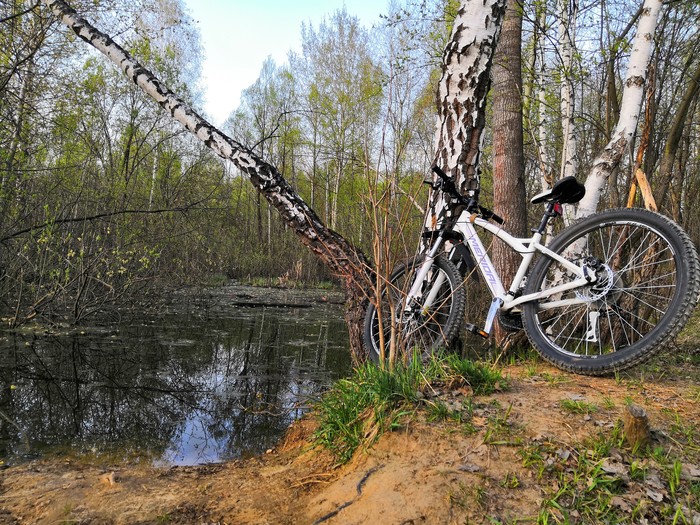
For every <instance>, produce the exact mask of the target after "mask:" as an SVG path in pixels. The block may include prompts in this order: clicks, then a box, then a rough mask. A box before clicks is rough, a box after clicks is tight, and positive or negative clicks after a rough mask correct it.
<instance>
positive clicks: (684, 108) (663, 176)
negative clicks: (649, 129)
mask: <svg viewBox="0 0 700 525" xmlns="http://www.w3.org/2000/svg"><path fill="white" fill-rule="evenodd" d="M698 95H700V65H699V66H698V68H697V69H696V70H695V74H694V75H693V78H691V80H690V83H689V84H688V88H687V89H686V91H685V93H684V95H683V98H682V99H681V103H680V105H679V106H678V109H677V110H676V115H675V117H674V118H673V123H672V124H671V129H670V131H669V132H668V136H667V137H666V145H665V146H664V152H663V156H662V157H661V163H660V166H659V178H658V180H659V191H658V195H659V196H660V197H661V204H665V203H666V201H667V197H668V189H669V186H670V185H671V179H672V178H673V166H674V164H675V162H676V156H677V154H678V149H679V148H680V145H681V137H682V135H683V126H684V124H685V121H686V120H687V119H688V115H689V114H690V107H691V106H692V104H693V102H694V101H695V99H696V98H697V97H698Z"/></svg>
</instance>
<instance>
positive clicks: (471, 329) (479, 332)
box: [465, 323, 489, 339]
mask: <svg viewBox="0 0 700 525" xmlns="http://www.w3.org/2000/svg"><path fill="white" fill-rule="evenodd" d="M465 328H466V329H467V332H470V333H472V334H474V335H478V336H480V337H483V338H484V339H488V338H489V333H488V332H484V331H483V330H482V329H481V328H479V327H478V326H476V325H473V324H470V323H467V324H466V325H465Z"/></svg>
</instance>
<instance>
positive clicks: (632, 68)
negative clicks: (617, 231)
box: [576, 0, 662, 217]
mask: <svg viewBox="0 0 700 525" xmlns="http://www.w3.org/2000/svg"><path fill="white" fill-rule="evenodd" d="M661 5H662V0H645V1H644V6H643V8H642V14H641V17H640V19H639V24H638V26H637V34H636V35H635V37H634V42H633V46H632V52H631V54H630V58H629V64H628V67H627V73H626V75H625V82H624V91H623V94H622V103H621V104H620V118H619V120H618V122H617V126H616V128H615V131H614V132H613V134H612V137H611V139H610V141H609V142H608V144H607V145H606V146H605V148H604V149H603V152H602V153H601V154H599V155H598V157H597V158H596V159H595V161H594V162H593V168H592V169H591V172H590V173H589V175H588V178H587V179H586V196H585V197H584V198H583V200H582V201H581V202H579V204H578V209H577V212H576V216H577V217H586V216H587V215H590V214H592V213H595V211H596V209H597V207H598V202H599V201H600V197H601V195H602V193H603V191H604V189H605V185H606V183H607V181H608V178H609V177H610V174H611V173H612V172H613V170H615V168H616V167H617V166H618V165H619V163H620V160H621V159H622V156H623V155H624V154H625V152H627V151H628V150H629V145H630V142H631V141H632V137H633V136H634V132H635V130H636V129H637V122H638V120H639V113H640V111H641V107H642V101H643V100H644V85H645V82H646V75H647V66H648V64H649V58H650V56H651V51H652V47H653V43H654V32H655V30H656V22H657V19H658V15H659V11H660V10H661Z"/></svg>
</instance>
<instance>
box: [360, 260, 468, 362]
mask: <svg viewBox="0 0 700 525" xmlns="http://www.w3.org/2000/svg"><path fill="white" fill-rule="evenodd" d="M423 260H424V256H419V257H416V258H414V259H409V260H408V261H404V262H402V263H400V264H399V265H397V266H396V268H395V269H394V271H393V272H392V273H391V276H390V278H389V282H390V285H389V286H387V287H385V289H384V290H383V291H382V294H381V298H380V305H381V306H380V308H379V310H378V309H377V306H376V305H375V304H373V303H371V304H370V305H369V306H368V308H367V313H366V315H365V322H364V329H363V342H364V345H365V349H366V350H367V352H368V355H369V358H370V359H371V360H372V361H374V362H379V361H380V356H381V341H382V340H383V341H384V347H385V358H388V356H389V347H390V346H389V345H390V341H391V332H392V328H393V330H394V335H395V337H394V340H395V341H396V342H397V343H398V344H395V348H396V349H398V351H399V352H401V351H406V350H413V349H418V350H419V351H421V353H424V352H428V353H429V352H433V351H435V350H437V349H439V348H442V347H445V348H447V347H449V346H450V344H451V343H452V342H453V341H454V339H455V338H456V337H457V335H458V333H459V330H460V327H461V326H462V322H463V320H464V306H465V303H466V297H465V292H464V288H463V286H462V283H461V277H460V274H459V270H458V269H457V268H456V267H455V265H454V263H452V262H450V261H448V260H447V259H445V258H443V257H442V256H439V257H437V258H436V259H435V263H434V266H433V268H434V269H437V271H434V270H431V272H430V273H429V274H428V277H427V279H426V285H424V287H425V288H426V289H428V283H433V282H435V279H436V278H437V276H438V274H442V275H444V277H445V281H444V283H443V284H442V286H441V287H440V290H439V294H438V296H437V298H436V300H435V302H434V305H435V306H434V307H432V308H431V309H430V310H429V311H428V312H424V313H420V312H419V311H418V309H415V311H414V317H413V318H411V319H406V320H402V321H401V322H399V321H396V320H395V321H394V322H392V313H391V308H392V305H393V307H394V311H395V312H403V311H404V308H403V305H404V302H405V297H406V295H407V294H408V290H409V288H410V285H411V283H412V282H413V276H414V275H415V272H416V271H417V270H418V269H419V268H420V265H421V263H422V262H423ZM379 311H381V321H382V324H381V331H383V337H380V323H379V321H380V315H379V314H378V312H379ZM393 318H394V319H397V316H396V315H394V317H393ZM397 334H400V336H399V337H396V335H397Z"/></svg>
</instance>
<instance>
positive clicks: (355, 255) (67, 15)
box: [42, 0, 372, 358]
mask: <svg viewBox="0 0 700 525" xmlns="http://www.w3.org/2000/svg"><path fill="white" fill-rule="evenodd" d="M42 2H43V3H44V4H45V5H46V6H47V7H48V8H49V9H50V10H51V11H52V12H53V13H54V15H55V16H56V17H57V18H58V19H59V20H60V21H61V22H62V23H63V24H64V25H65V26H66V27H68V28H69V29H71V30H72V31H73V32H75V34H76V35H77V36H78V37H79V38H81V39H82V40H84V41H85V42H87V43H88V44H90V45H92V46H93V47H94V48H96V49H97V50H98V51H100V52H101V53H103V54H104V55H105V56H107V57H108V58H109V59H110V60H111V61H112V62H113V63H114V64H116V65H117V66H118V67H119V68H120V69H121V71H122V72H123V73H124V74H125V75H126V76H127V77H128V78H129V79H131V80H132V81H133V82H134V83H135V84H136V85H137V86H139V87H140V88H141V89H142V90H143V91H144V92H145V93H146V94H148V95H149V96H150V97H151V98H153V99H154V100H155V101H156V102H157V103H158V104H159V105H160V106H161V107H162V108H163V109H164V110H166V111H167V112H168V113H169V114H170V116H171V117H172V118H173V119H175V120H177V121H178V122H179V123H180V124H182V125H183V126H184V127H185V129H187V130H188V131H189V132H191V133H192V134H193V135H195V136H196V137H197V138H198V139H199V140H200V141H202V142H203V143H204V144H205V145H206V146H207V147H209V148H211V149H212V150H213V151H214V152H215V153H216V154H217V155H219V156H220V157H222V158H224V159H227V160H230V161H231V162H233V164H234V165H235V166H236V167H237V168H239V169H240V170H241V171H243V172H245V173H246V174H247V175H248V176H249V177H250V182H251V183H252V184H253V186H254V187H255V188H256V190H257V191H258V192H260V193H261V194H262V195H263V196H264V197H265V198H266V199H267V201H268V202H269V203H270V204H271V205H272V206H274V207H275V208H276V209H277V211H278V212H279V214H280V216H281V217H282V220H283V221H284V223H285V224H286V225H287V226H288V227H289V228H291V229H292V230H293V231H294V232H295V233H296V234H297V236H298V237H299V239H300V240H301V242H302V243H303V244H304V245H305V246H307V247H308V248H309V249H310V250H311V251H312V252H314V253H315V254H316V255H317V256H318V257H319V258H320V259H321V260H322V261H323V262H324V263H325V264H326V265H327V266H328V267H329V268H330V269H331V271H332V272H333V273H335V274H336V275H338V276H339V277H340V278H341V279H342V281H343V285H344V291H345V297H346V315H345V319H346V321H347V324H348V329H349V330H350V344H351V348H352V350H353V353H354V356H355V357H356V358H358V357H359V356H360V355H361V354H360V352H361V348H362V319H363V308H364V303H365V290H368V289H370V286H371V273H372V272H371V270H370V265H369V262H368V260H367V258H366V257H365V255H364V254H363V253H362V252H361V251H360V250H359V249H358V248H356V247H355V246H353V245H352V244H350V243H349V242H348V241H347V240H346V239H345V238H343V237H342V236H341V235H340V234H338V233H337V232H335V231H333V230H331V229H330V228H328V227H326V225H325V224H324V223H323V222H322V221H321V219H320V218H319V217H318V216H317V214H316V212H314V211H313V210H312V209H311V208H310V207H309V206H308V205H307V204H306V202H304V200H303V199H302V198H301V197H300V196H299V195H298V194H297V193H296V192H295V191H294V189H293V188H292V187H291V186H290V185H289V183H288V182H287V181H286V180H285V179H284V177H283V176H282V175H281V174H280V172H279V171H278V170H277V169H276V168H275V167H274V166H272V165H271V164H269V163H268V162H266V161H264V160H262V159H261V158H260V157H258V156H257V155H255V154H254V153H253V152H252V151H251V150H249V149H248V148H246V147H245V146H244V145H242V144H240V143H238V142H236V141H235V140H233V139H232V138H230V137H228V136H226V135H225V134H223V133H222V132H221V131H219V130H218V129H216V128H215V127H214V126H212V125H211V124H210V123H209V122H207V121H206V120H204V119H203V118H202V117H201V116H199V115H198V114H197V113H196V112H195V111H194V110H193V109H192V108H191V107H190V106H189V105H188V104H187V103H186V102H184V101H182V100H181V99H179V98H178V97H177V96H176V95H175V94H174V93H173V92H172V91H170V90H169V89H168V88H167V87H166V86H164V85H163V84H162V83H161V82H160V81H159V80H158V79H157V78H156V77H155V76H154V75H153V74H152V73H151V72H150V71H148V70H147V69H146V68H144V67H143V66H142V65H141V64H139V63H138V62H137V61H136V60H134V59H133V58H132V57H131V56H130V55H129V53H127V52H126V51H125V50H124V49H122V48H121V47H120V46H119V45H117V44H116V43H115V42H114V41H113V40H112V39H111V38H110V37H109V36H107V35H106V34H104V33H102V32H100V31H98V30H97V29H95V28H94V27H93V26H92V25H91V24H90V23H88V22H87V21H86V20H85V19H84V18H82V17H80V16H79V15H78V14H77V13H76V12H75V10H74V9H73V8H71V7H70V6H69V5H68V4H66V2H64V1H62V0H42Z"/></svg>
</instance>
